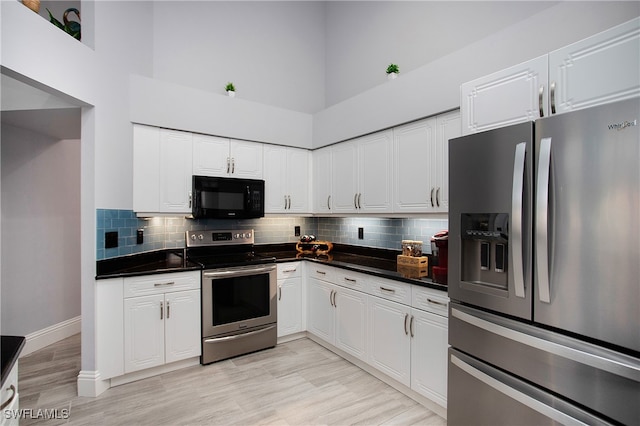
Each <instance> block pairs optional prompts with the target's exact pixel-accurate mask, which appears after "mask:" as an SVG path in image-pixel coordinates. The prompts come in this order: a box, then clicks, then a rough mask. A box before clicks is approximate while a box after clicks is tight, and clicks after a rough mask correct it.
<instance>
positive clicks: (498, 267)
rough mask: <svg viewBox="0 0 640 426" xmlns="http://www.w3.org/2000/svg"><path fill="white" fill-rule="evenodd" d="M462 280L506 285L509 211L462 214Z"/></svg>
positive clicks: (503, 287)
mask: <svg viewBox="0 0 640 426" xmlns="http://www.w3.org/2000/svg"><path fill="white" fill-rule="evenodd" d="M460 231H461V232H460V236H461V238H462V270H461V277H460V278H461V280H462V281H467V282H472V283H478V284H483V285H489V286H492V287H497V288H502V289H506V288H507V284H508V280H507V276H508V274H507V273H506V272H507V266H508V265H507V263H508V262H507V260H508V243H509V214H507V213H465V214H462V215H461V227H460Z"/></svg>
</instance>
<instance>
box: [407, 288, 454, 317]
mask: <svg viewBox="0 0 640 426" xmlns="http://www.w3.org/2000/svg"><path fill="white" fill-rule="evenodd" d="M411 306H412V307H414V308H416V309H422V310H423V311H427V312H432V313H434V314H437V315H442V316H445V317H446V316H448V315H449V313H448V308H449V298H448V297H447V295H446V293H443V292H441V291H438V290H432V289H430V288H426V287H419V286H413V290H412V298H411Z"/></svg>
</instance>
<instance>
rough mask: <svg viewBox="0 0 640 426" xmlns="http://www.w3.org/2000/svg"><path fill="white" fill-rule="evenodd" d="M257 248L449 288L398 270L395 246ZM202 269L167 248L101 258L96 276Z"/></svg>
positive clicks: (285, 258) (281, 258)
mask: <svg viewBox="0 0 640 426" xmlns="http://www.w3.org/2000/svg"><path fill="white" fill-rule="evenodd" d="M254 250H255V252H256V254H259V255H262V256H272V257H275V259H276V262H291V261H295V260H307V261H310V262H319V263H324V264H327V265H331V266H335V267H338V268H343V269H348V270H351V271H356V272H362V273H365V274H370V275H375V276H378V277H381V278H388V279H392V280H397V281H404V282H406V283H409V284H415V285H419V286H422V287H429V288H433V289H435V290H440V291H444V292H446V291H447V286H446V285H445V284H439V283H436V282H433V281H432V280H431V278H409V277H408V276H406V275H403V274H401V273H400V272H398V267H397V264H396V256H397V255H398V254H400V252H399V251H395V250H387V249H378V248H371V247H361V246H352V245H347V244H334V245H333V250H332V251H331V253H330V256H316V255H310V254H305V255H301V254H300V253H298V252H297V251H296V245H295V243H282V244H256V245H255V246H254ZM199 269H201V265H199V264H197V263H194V262H189V261H188V260H185V258H184V250H183V249H165V250H157V251H152V252H145V253H140V254H132V255H127V256H120V257H115V258H112V259H105V260H99V261H98V262H97V271H96V272H97V275H96V279H106V278H117V277H127V276H136V275H149V274H161V273H166V272H180V271H190V270H199Z"/></svg>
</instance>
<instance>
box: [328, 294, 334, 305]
mask: <svg viewBox="0 0 640 426" xmlns="http://www.w3.org/2000/svg"><path fill="white" fill-rule="evenodd" d="M329 303H331V306H333V290H331V293H329Z"/></svg>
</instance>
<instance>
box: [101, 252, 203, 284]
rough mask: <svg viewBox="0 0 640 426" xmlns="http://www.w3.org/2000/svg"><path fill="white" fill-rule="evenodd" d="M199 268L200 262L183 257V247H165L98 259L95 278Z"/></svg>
mask: <svg viewBox="0 0 640 426" xmlns="http://www.w3.org/2000/svg"><path fill="white" fill-rule="evenodd" d="M200 269H202V267H201V265H200V264H198V263H194V262H189V261H188V260H186V259H185V258H184V250H183V249H165V250H156V251H150V252H145V253H140V254H130V255H127V256H120V257H114V258H111V259H104V260H99V261H98V262H97V264H96V279H106V278H117V277H127V276H136V275H150V274H162V273H166V272H181V271H191V270H200Z"/></svg>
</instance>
